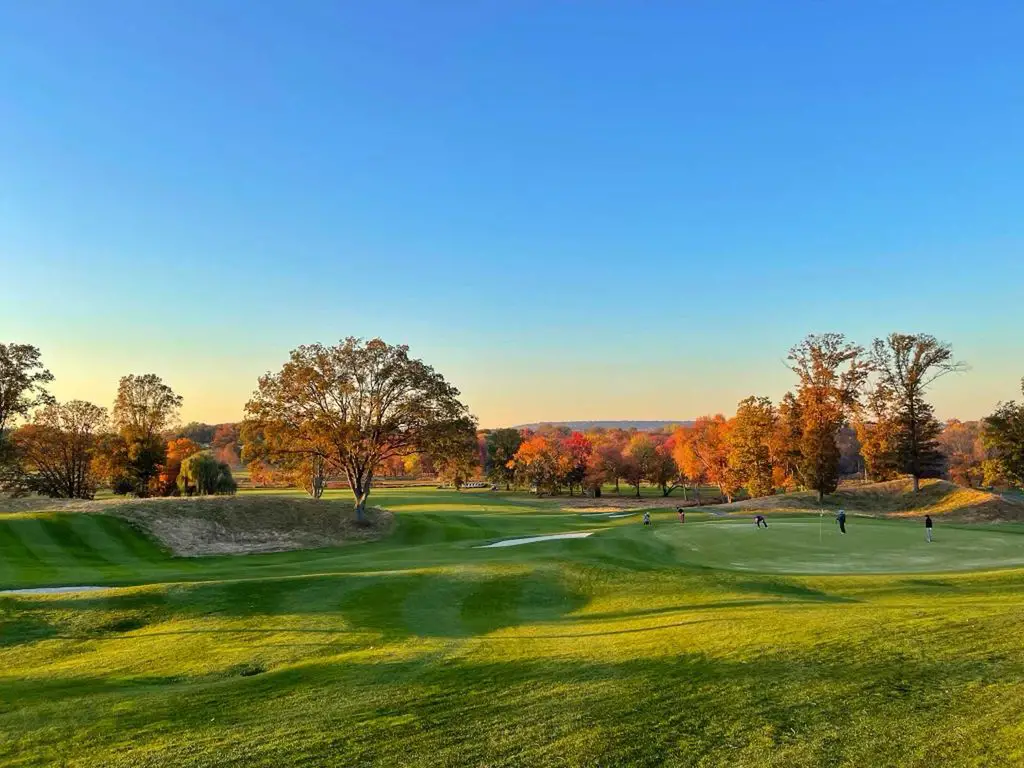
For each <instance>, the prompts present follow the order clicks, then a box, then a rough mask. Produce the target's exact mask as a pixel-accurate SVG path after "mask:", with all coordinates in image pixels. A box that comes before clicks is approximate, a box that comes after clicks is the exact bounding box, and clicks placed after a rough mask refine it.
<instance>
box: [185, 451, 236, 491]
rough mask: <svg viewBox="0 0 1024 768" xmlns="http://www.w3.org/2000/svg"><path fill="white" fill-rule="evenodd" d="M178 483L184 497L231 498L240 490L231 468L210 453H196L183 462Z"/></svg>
mask: <svg viewBox="0 0 1024 768" xmlns="http://www.w3.org/2000/svg"><path fill="white" fill-rule="evenodd" d="M177 482H178V490H179V491H181V494H182V495H183V496H215V495H216V496H229V495H232V494H234V493H235V491H237V490H238V485H237V484H236V483H235V479H234V478H233V477H232V476H231V467H229V466H228V465H227V464H225V463H224V462H223V461H217V460H216V459H215V458H213V457H212V456H211V455H210V454H208V453H196V454H193V455H191V456H189V457H188V458H187V459H185V460H184V461H182V462H181V471H180V472H179V473H178V481H177Z"/></svg>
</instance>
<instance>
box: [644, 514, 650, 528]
mask: <svg viewBox="0 0 1024 768" xmlns="http://www.w3.org/2000/svg"><path fill="white" fill-rule="evenodd" d="M650 524H651V513H650V512H644V525H650Z"/></svg>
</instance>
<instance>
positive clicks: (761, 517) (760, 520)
mask: <svg viewBox="0 0 1024 768" xmlns="http://www.w3.org/2000/svg"><path fill="white" fill-rule="evenodd" d="M762 524H763V525H764V527H765V528H767V527H768V521H767V520H765V519H764V515H755V516H754V525H755V526H757V527H758V528H760V527H761V525H762Z"/></svg>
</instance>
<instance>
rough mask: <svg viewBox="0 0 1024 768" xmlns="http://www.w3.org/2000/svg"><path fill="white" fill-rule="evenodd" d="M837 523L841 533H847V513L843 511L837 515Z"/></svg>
mask: <svg viewBox="0 0 1024 768" xmlns="http://www.w3.org/2000/svg"><path fill="white" fill-rule="evenodd" d="M836 522H837V523H839V532H840V533H846V512H845V511H844V510H842V509H840V510H839V514H837V515H836Z"/></svg>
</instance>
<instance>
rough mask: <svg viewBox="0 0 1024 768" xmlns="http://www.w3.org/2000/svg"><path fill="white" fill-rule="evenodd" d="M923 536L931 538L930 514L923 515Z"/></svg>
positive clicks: (929, 539)
mask: <svg viewBox="0 0 1024 768" xmlns="http://www.w3.org/2000/svg"><path fill="white" fill-rule="evenodd" d="M924 536H925V538H926V539H928V541H931V540H932V516H931V515H925V516H924Z"/></svg>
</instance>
